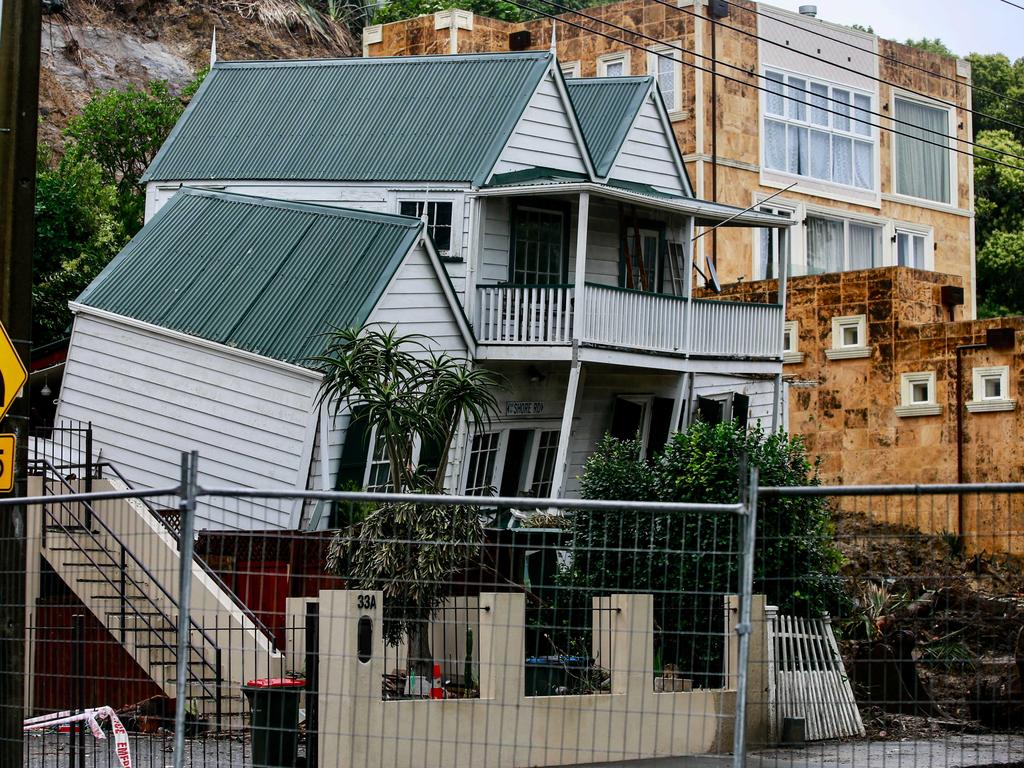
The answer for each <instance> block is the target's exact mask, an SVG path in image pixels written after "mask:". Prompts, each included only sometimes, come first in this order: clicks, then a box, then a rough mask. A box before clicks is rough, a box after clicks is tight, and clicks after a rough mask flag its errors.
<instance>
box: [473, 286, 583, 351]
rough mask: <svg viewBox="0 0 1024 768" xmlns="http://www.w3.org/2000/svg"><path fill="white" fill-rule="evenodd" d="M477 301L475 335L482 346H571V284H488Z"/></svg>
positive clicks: (482, 289)
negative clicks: (484, 344) (483, 344)
mask: <svg viewBox="0 0 1024 768" xmlns="http://www.w3.org/2000/svg"><path fill="white" fill-rule="evenodd" d="M478 299H479V301H478V302H477V304H478V307H479V309H478V311H477V324H476V333H477V339H478V341H480V342H482V343H491V344H570V343H572V330H573V327H572V323H573V287H572V286H571V285H535V286H521V285H485V286H480V288H479V289H478Z"/></svg>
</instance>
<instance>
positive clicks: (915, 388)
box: [910, 381, 930, 403]
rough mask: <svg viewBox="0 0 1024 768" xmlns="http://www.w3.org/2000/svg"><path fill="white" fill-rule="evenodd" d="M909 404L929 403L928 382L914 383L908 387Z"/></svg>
mask: <svg viewBox="0 0 1024 768" xmlns="http://www.w3.org/2000/svg"><path fill="white" fill-rule="evenodd" d="M910 402H912V403H927V402H930V398H929V397H928V382H927V381H915V382H914V383H913V384H911V385H910Z"/></svg>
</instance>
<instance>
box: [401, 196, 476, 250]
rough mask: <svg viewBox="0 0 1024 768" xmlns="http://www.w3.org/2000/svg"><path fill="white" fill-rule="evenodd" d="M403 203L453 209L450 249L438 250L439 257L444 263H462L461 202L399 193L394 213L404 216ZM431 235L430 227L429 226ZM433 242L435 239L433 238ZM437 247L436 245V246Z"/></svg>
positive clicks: (447, 198)
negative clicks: (434, 204) (441, 206)
mask: <svg viewBox="0 0 1024 768" xmlns="http://www.w3.org/2000/svg"><path fill="white" fill-rule="evenodd" d="M402 203H448V204H449V205H451V207H452V221H451V233H450V236H449V243H448V248H446V249H440V248H439V249H438V251H437V255H438V256H439V257H440V258H441V259H442V260H443V261H457V262H461V261H462V256H461V254H462V242H461V235H462V226H461V224H459V223H458V222H459V218H460V216H462V215H463V209H462V208H463V207H462V205H461V204H460V201H459V200H457V199H456V198H454V197H451V196H450V195H432V194H429V193H427V194H425V193H422V192H398V193H396V194H395V199H394V211H395V213H397V214H399V215H401V214H402ZM428 234H429V225H428ZM431 240H433V237H431ZM435 247H436V244H435Z"/></svg>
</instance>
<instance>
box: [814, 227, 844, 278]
mask: <svg viewBox="0 0 1024 768" xmlns="http://www.w3.org/2000/svg"><path fill="white" fill-rule="evenodd" d="M843 246H844V243H843V222H841V221H836V220H834V219H821V218H818V217H816V216H808V217H807V273H808V274H811V275H820V274H821V273H822V272H839V271H841V270H842V268H843V250H844V248H843Z"/></svg>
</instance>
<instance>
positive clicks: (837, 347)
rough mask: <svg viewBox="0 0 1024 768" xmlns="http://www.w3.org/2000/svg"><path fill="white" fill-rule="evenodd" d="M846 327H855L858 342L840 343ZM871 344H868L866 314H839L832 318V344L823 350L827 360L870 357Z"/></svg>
mask: <svg viewBox="0 0 1024 768" xmlns="http://www.w3.org/2000/svg"><path fill="white" fill-rule="evenodd" d="M847 328H856V329H857V341H858V342H859V343H858V344H843V343H841V342H842V340H843V336H844V333H843V332H844V331H845V330H846V329H847ZM870 356H871V346H870V345H869V344H868V321H867V316H866V315H841V316H837V317H833V318H832V346H831V348H829V349H826V350H825V357H827V358H828V359H829V360H849V359H852V358H858V357H870Z"/></svg>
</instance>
